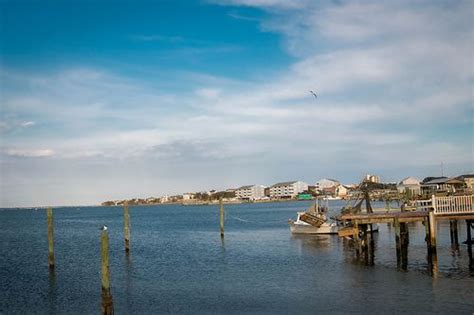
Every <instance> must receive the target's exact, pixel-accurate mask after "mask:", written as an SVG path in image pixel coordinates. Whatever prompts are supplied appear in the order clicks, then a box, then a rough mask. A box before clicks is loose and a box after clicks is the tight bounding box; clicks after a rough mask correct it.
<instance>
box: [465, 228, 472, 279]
mask: <svg viewBox="0 0 474 315" xmlns="http://www.w3.org/2000/svg"><path fill="white" fill-rule="evenodd" d="M472 223H473V222H472V220H466V232H467V240H466V242H467V254H468V256H469V270H471V271H472V270H474V261H473V259H472V236H471V228H472Z"/></svg>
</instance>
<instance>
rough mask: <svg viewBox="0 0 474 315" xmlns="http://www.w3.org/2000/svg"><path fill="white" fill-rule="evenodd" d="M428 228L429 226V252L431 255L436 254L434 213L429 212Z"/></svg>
mask: <svg viewBox="0 0 474 315" xmlns="http://www.w3.org/2000/svg"><path fill="white" fill-rule="evenodd" d="M428 226H429V232H430V237H429V239H430V243H429V251H430V252H431V253H436V218H435V215H434V211H430V212H429V216H428Z"/></svg>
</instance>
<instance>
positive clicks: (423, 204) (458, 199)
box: [416, 195, 474, 214]
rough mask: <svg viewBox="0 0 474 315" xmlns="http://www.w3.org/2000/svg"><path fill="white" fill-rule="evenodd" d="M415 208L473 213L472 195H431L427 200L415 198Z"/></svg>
mask: <svg viewBox="0 0 474 315" xmlns="http://www.w3.org/2000/svg"><path fill="white" fill-rule="evenodd" d="M416 210H418V211H430V210H433V211H434V214H467V213H474V195H468V196H449V197H436V196H432V197H431V199H428V200H417V202H416Z"/></svg>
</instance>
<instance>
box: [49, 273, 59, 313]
mask: <svg viewBox="0 0 474 315" xmlns="http://www.w3.org/2000/svg"><path fill="white" fill-rule="evenodd" d="M57 299H58V287H57V283H56V273H55V272H54V269H50V271H49V287H48V307H49V313H50V314H56V313H57V312H56V305H57Z"/></svg>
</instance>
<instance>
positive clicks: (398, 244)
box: [393, 217, 402, 266]
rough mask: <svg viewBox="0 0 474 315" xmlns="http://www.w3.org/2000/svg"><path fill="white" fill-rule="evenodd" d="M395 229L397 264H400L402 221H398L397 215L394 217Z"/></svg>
mask: <svg viewBox="0 0 474 315" xmlns="http://www.w3.org/2000/svg"><path fill="white" fill-rule="evenodd" d="M393 229H394V230H395V249H396V252H397V266H400V262H401V254H402V243H401V240H400V222H399V221H398V218H397V217H395V218H394V219H393Z"/></svg>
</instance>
